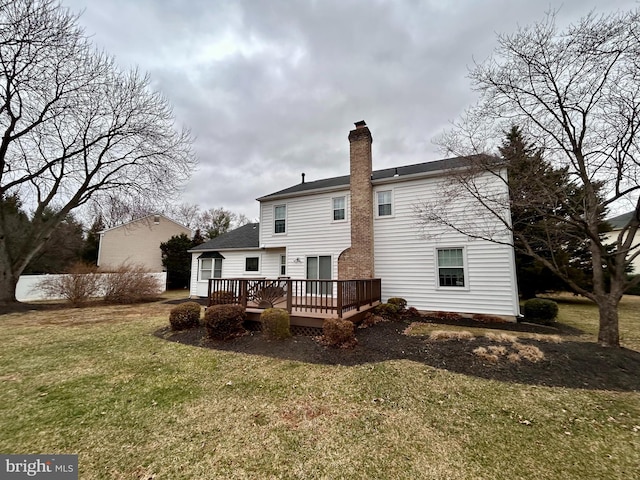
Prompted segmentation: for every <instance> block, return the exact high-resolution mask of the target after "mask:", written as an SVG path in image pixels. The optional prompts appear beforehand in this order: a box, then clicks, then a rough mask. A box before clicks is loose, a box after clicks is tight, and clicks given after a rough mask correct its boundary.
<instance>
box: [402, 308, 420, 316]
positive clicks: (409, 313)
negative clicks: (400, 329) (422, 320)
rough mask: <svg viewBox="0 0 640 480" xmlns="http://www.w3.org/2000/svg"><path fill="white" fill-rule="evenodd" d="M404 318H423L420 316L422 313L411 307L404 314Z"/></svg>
mask: <svg viewBox="0 0 640 480" xmlns="http://www.w3.org/2000/svg"><path fill="white" fill-rule="evenodd" d="M404 316H405V317H407V318H416V317H421V316H422V315H421V314H420V312H419V311H418V309H417V308H415V307H409V308H407V310H406V311H405V312H404Z"/></svg>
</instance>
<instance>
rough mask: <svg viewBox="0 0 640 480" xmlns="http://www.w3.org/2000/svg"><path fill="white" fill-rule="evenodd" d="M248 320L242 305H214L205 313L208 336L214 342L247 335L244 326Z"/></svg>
mask: <svg viewBox="0 0 640 480" xmlns="http://www.w3.org/2000/svg"><path fill="white" fill-rule="evenodd" d="M245 318H246V314H245V309H244V307H243V306H241V305H212V306H210V307H209V308H207V311H206V312H204V324H205V327H207V335H208V336H209V338H212V339H214V340H228V339H230V338H233V337H237V336H239V335H242V334H244V333H245V329H244V327H243V326H242V324H243V323H244V320H245Z"/></svg>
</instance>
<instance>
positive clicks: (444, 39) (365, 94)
mask: <svg viewBox="0 0 640 480" xmlns="http://www.w3.org/2000/svg"><path fill="white" fill-rule="evenodd" d="M62 1H63V3H64V5H65V6H68V7H69V8H71V9H72V10H74V11H81V10H83V11H84V13H83V14H82V16H81V18H80V23H81V25H82V26H83V27H84V28H85V30H86V32H87V34H89V35H91V36H92V38H93V41H94V43H95V44H96V46H97V47H98V48H100V49H104V50H105V51H106V52H108V53H110V54H111V55H113V56H114V57H115V58H116V61H117V62H118V63H119V64H120V65H121V66H122V67H124V68H130V67H138V68H140V69H141V70H142V71H146V72H148V73H149V74H150V76H151V79H152V84H153V86H154V88H156V89H157V90H159V91H161V92H162V93H163V94H164V95H165V96H166V97H168V98H169V100H170V101H171V103H172V105H173V107H174V112H175V115H176V119H177V122H178V123H179V124H180V125H184V126H186V127H187V128H189V129H190V130H191V131H192V133H193V135H194V136H195V138H196V140H195V144H194V150H195V152H196V154H197V157H198V161H199V165H198V168H197V170H196V171H195V172H193V176H192V178H191V181H190V182H189V184H188V185H187V186H186V187H185V190H184V192H183V194H182V195H181V198H180V201H182V202H186V203H195V204H198V205H199V206H200V207H201V208H203V209H207V208H211V207H224V208H226V209H228V210H231V211H233V212H236V213H243V214H245V215H247V216H248V217H249V218H251V219H253V218H257V217H258V202H256V201H255V199H256V198H257V197H260V196H262V195H266V194H269V193H273V192H275V191H278V190H281V189H283V188H286V187H289V186H291V185H294V184H296V183H299V182H300V174H301V173H302V172H305V173H306V179H307V181H312V180H317V179H320V178H327V177H333V176H338V175H345V174H348V173H349V148H348V147H349V145H348V140H347V135H348V132H349V130H351V129H352V128H353V123H354V122H356V121H358V120H365V121H366V122H367V124H368V126H369V128H370V129H371V132H372V135H373V139H374V141H373V168H374V169H380V168H387V167H393V166H399V165H408V164H412V163H420V162H426V161H430V160H436V159H438V158H441V153H440V152H439V151H438V148H437V146H436V145H435V144H433V139H434V137H436V136H437V135H438V134H440V133H441V132H443V131H444V130H445V129H446V128H447V125H448V123H449V122H450V121H452V120H454V119H456V118H457V117H458V116H459V115H460V114H461V113H462V111H463V110H464V109H465V107H467V106H469V105H471V104H472V103H474V101H475V98H476V96H475V94H474V92H473V91H472V90H471V88H470V82H469V81H468V79H467V78H466V75H467V71H468V67H469V66H470V65H472V64H473V62H474V60H475V61H482V60H483V59H485V58H486V57H487V56H488V55H489V54H490V53H491V52H492V50H493V49H494V47H495V45H496V33H509V32H513V31H515V30H516V29H517V27H518V25H520V26H525V25H528V24H530V23H532V22H534V21H537V20H540V19H541V18H542V17H543V16H544V14H545V12H546V11H548V10H549V9H559V13H558V20H559V22H561V23H570V22H573V21H576V20H578V19H579V18H580V17H582V16H584V15H586V14H587V13H589V11H590V10H592V9H596V12H599V13H606V12H610V11H614V10H618V9H621V10H630V9H633V8H637V7H638V2H637V1H633V0H632V1H629V0H628V1H622V0H606V1H603V0H600V1H595V0H564V1H555V0H552V1H549V2H544V0H542V1H532V0H483V1H481V0H475V1H474V0H450V1H444V0H442V1H438V0H430V1H426V0H425V1H420V0H406V1H399V0H398V1H391V0H389V1H380V0H378V1H376V0H362V1H351V0H313V1H311V0H310V1H295V0H273V1H272V0H245V1H236V0H227V1H219V0H182V1H181V0H62Z"/></svg>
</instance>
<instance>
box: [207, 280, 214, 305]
mask: <svg viewBox="0 0 640 480" xmlns="http://www.w3.org/2000/svg"><path fill="white" fill-rule="evenodd" d="M212 280H213V278H210V279H209V285H208V287H207V299H208V301H207V306H208V307H210V306H211V282H212Z"/></svg>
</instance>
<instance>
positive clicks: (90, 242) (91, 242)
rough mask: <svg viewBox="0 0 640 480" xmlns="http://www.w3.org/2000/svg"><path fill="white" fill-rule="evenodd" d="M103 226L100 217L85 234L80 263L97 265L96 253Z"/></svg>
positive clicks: (100, 216) (99, 216)
mask: <svg viewBox="0 0 640 480" xmlns="http://www.w3.org/2000/svg"><path fill="white" fill-rule="evenodd" d="M104 228H105V225H104V222H103V221H102V215H98V217H97V218H96V219H95V220H94V221H93V224H92V225H91V228H90V229H89V231H88V232H87V238H86V239H85V241H84V247H83V249H82V261H83V262H85V263H89V264H91V265H97V264H98V251H99V249H100V232H101V231H102V230H104Z"/></svg>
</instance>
